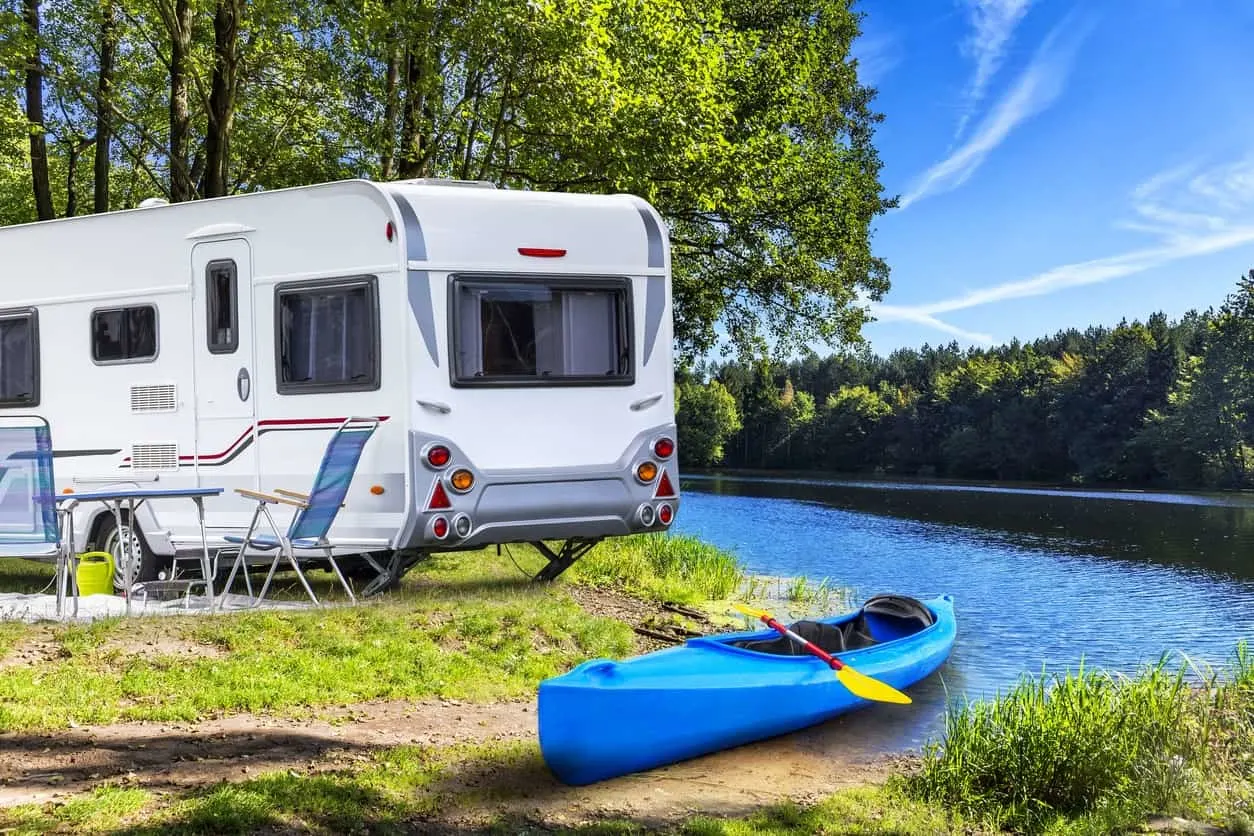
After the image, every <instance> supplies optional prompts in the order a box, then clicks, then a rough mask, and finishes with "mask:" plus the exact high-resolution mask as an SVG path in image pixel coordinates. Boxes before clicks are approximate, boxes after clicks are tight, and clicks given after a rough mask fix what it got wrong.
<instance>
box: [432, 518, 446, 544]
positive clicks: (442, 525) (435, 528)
mask: <svg viewBox="0 0 1254 836" xmlns="http://www.w3.org/2000/svg"><path fill="white" fill-rule="evenodd" d="M431 533H432V534H434V535H435V536H436V539H437V540H443V539H444V538H445V537H447V536H448V520H446V519H444V517H436V518H435V519H434V520H433V521H432V522H431Z"/></svg>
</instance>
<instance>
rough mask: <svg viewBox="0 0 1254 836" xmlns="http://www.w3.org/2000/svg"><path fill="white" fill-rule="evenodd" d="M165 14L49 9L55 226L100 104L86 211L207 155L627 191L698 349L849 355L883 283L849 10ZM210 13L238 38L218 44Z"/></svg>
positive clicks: (16, 33)
mask: <svg viewBox="0 0 1254 836" xmlns="http://www.w3.org/2000/svg"><path fill="white" fill-rule="evenodd" d="M180 5H182V3H174V2H170V1H169V0H161V2H154V0H49V2H47V3H43V4H41V5H40V14H41V17H42V21H41V26H40V36H41V38H40V40H41V43H40V50H41V57H42V60H43V64H44V67H45V73H44V79H43V83H44V90H45V97H44V98H45V99H46V103H47V107H46V112H45V115H44V119H43V122H44V124H43V125H41V126H39V130H41V131H43V132H44V133H46V136H47V139H48V156H49V165H48V168H49V176H50V180H51V182H52V184H53V204H54V209H55V211H56V213H57V214H75V213H83V212H89V211H92V210H93V208H96V207H94V206H93V201H92V200H91V199H90V196H91V195H92V191H93V186H94V185H95V184H94V177H95V176H96V175H95V172H94V169H93V165H92V162H93V160H94V154H95V139H94V138H95V136H96V128H97V116H98V115H99V114H100V113H105V114H106V115H108V117H109V119H110V121H111V124H110V126H109V134H110V135H109V136H108V139H109V140H110V144H109V154H108V159H109V162H110V165H111V172H110V174H109V183H110V194H109V196H110V201H109V206H108V207H99V208H101V209H104V208H126V207H133V206H135V205H137V204H138V202H139V201H140V200H142V199H144V198H145V197H149V196H153V195H161V196H166V197H170V198H171V199H174V200H181V199H186V198H189V197H190V198H192V199H195V198H199V197H205V196H211V195H213V194H214V193H215V192H216V191H218V190H219V188H220V187H219V186H217V185H215V184H216V183H217V179H216V177H215V175H214V171H215V170H217V169H215V168H214V154H215V153H216V150H221V151H222V153H223V154H224V155H225V160H224V162H223V165H222V166H221V167H220V168H221V169H222V170H223V171H224V172H225V183H224V184H223V185H224V186H225V191H226V192H227V193H234V192H247V191H255V190H261V189H276V188H282V187H287V186H293V185H298V184H303V183H310V182H318V181H323V180H331V179H342V178H348V177H366V178H371V179H382V180H391V179H395V178H397V177H402V178H409V177H454V178H463V179H479V180H488V181H491V182H493V183H495V184H497V185H499V186H502V187H509V188H539V189H552V190H558V191H593V192H597V193H612V192H632V193H635V194H639V195H641V196H643V197H645V198H646V199H648V200H650V201H651V202H652V203H653V204H654V205H656V206H657V207H658V208H659V210H660V211H661V212H662V214H663V216H664V217H665V219H666V221H667V223H668V226H669V228H670V229H671V231H672V233H673V256H674V258H673V262H674V273H675V298H674V312H675V334H676V338H677V341H678V343H679V347H680V350H681V351H682V352H684V353H685V354H686V355H689V356H696V355H697V354H700V353H703V352H705V351H706V350H708V349H709V348H710V347H711V346H712V345H713V344H714V342H715V334H716V331H715V324H716V323H717V322H719V321H720V320H722V321H723V322H724V324H725V325H726V331H727V333H728V334H730V335H731V338H732V341H733V343H734V345H735V347H736V348H739V349H741V350H742V351H748V350H750V349H752V348H755V347H757V346H758V345H760V344H762V341H763V338H764V337H765V336H771V337H773V338H775V340H776V341H777V343H778V345H779V347H780V348H781V350H782V349H784V348H787V347H789V346H794V347H795V346H800V345H803V344H806V343H808V342H811V341H813V340H815V339H822V340H826V341H829V342H841V341H854V340H857V339H859V329H860V327H861V325H862V322H863V320H864V317H865V313H864V311H863V309H862V307H861V306H860V305H855V304H854V301H855V299H856V298H857V297H858V296H859V295H861V296H864V297H868V298H872V299H878V298H880V297H881V296H882V294H883V293H884V291H886V290H887V287H888V267H887V265H886V264H885V263H884V262H883V260H882V259H880V258H878V257H876V256H875V255H874V254H873V253H872V250H871V245H870V238H871V223H872V221H873V220H874V218H875V217H876V216H877V215H879V214H880V213H882V212H884V211H886V210H887V209H888V208H890V207H891V206H892V205H894V202H893V201H892V200H888V199H886V198H885V196H884V195H883V194H882V191H883V189H882V186H881V184H880V182H879V173H880V168H881V162H880V160H879V158H878V155H877V152H876V150H875V148H874V146H873V144H872V138H873V134H874V129H875V125H876V124H877V123H878V122H879V120H880V119H881V118H882V117H881V116H880V115H879V114H878V113H876V112H874V111H873V110H872V107H871V104H872V100H873V98H874V91H873V90H872V89H870V88H868V87H866V86H864V85H862V84H861V83H860V82H859V79H858V75H857V67H856V63H855V61H854V59H853V58H852V47H853V44H854V42H855V41H856V39H857V38H858V37H859V34H860V19H861V16H860V14H859V13H856V12H854V11H853V10H852V9H851V8H850V4H849V3H848V2H847V0H807V2H802V3H768V4H765V5H763V4H761V3H756V2H746V0H697V2H695V3H690V2H679V0H637V2H630V3H617V2H608V0H483V2H468V1H467V0H451V2H443V3H438V4H429V3H428V4H423V3H400V2H396V0H354V2H349V3H338V4H314V5H312V6H311V5H309V4H301V3H296V2H292V0H256V2H247V3H243V2H240V0H186V6H187V9H188V21H187V23H188V24H190V25H186V24H182V23H180V21H179V18H178V16H177V15H176V14H175V13H174V12H175V10H176V9H177V8H178V7H179V6H180ZM106 12H108V13H110V14H108V15H107V14H106ZM224 20H225V21H231V22H233V23H234V28H233V29H232V28H231V27H227V28H226V29H224V30H222V31H221V32H219V31H218V26H217V23H218V22H219V21H224ZM110 21H111V24H110V25H109V26H106V23H107V22H110ZM28 34H29V33H28V32H27V30H26V27H25V26H24V24H23V22H22V20H21V18H20V16H18V15H16V14H14V13H13V12H12V11H10V10H8V9H4V10H0V35H2V37H0V103H3V104H0V152H3V153H0V207H3V209H2V210H0V212H3V213H4V214H2V215H0V223H13V222H18V221H25V220H31V219H33V217H34V202H33V199H32V183H31V177H30V172H29V165H28V164H26V163H25V162H23V159H24V155H25V153H26V152H25V149H24V147H22V146H23V145H24V142H25V139H26V137H27V135H28V131H29V129H28V126H27V125H26V121H25V117H24V115H23V114H22V113H21V112H20V111H15V110H14V109H13V105H14V104H15V103H16V102H17V101H18V100H19V99H20V93H19V87H20V79H21V77H22V74H23V73H24V71H25V65H26V62H27V59H28V56H29V54H30V46H31V45H32V43H31V41H32V39H31V38H30V37H28ZM106 35H108V37H109V39H111V40H113V41H116V49H115V50H113V55H114V60H113V67H112V78H111V82H110V85H109V88H108V91H107V92H105V93H102V92H101V91H100V89H99V83H100V80H101V77H102V73H101V66H100V64H101V60H102V59H101V56H102V55H103V54H106V51H105V50H104V49H103V48H102V47H103V45H104V44H105V43H106ZM176 45H178V46H179V49H180V50H181V51H183V52H185V55H184V58H183V59H182V60H181V61H179V62H177V63H176V62H175V60H174V52H175V47H176ZM176 77H177V79H178V82H177V83H176ZM224 84H225V85H226V86H225V87H224V86H223V85H224ZM179 89H182V90H185V94H184V95H183V96H181V97H180V96H177V95H176V92H175V91H176V90H179ZM215 97H216V98H215ZM183 99H185V100H186V101H185V102H184V101H183ZM176 105H177V108H176V107H175V106H176ZM176 110H178V111H179V112H180V113H182V114H184V115H183V116H180V117H179V118H178V119H176V118H175V111H176ZM176 123H177V124H178V125H179V126H180V127H179V129H178V131H175V127H174V126H175V124H176ZM176 134H177V135H176ZM14 142H17V144H16V145H14ZM215 149H216V150H215ZM10 161H11V162H10Z"/></svg>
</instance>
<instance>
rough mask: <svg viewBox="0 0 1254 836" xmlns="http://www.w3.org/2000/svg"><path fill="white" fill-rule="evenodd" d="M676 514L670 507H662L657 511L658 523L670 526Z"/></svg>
mask: <svg viewBox="0 0 1254 836" xmlns="http://www.w3.org/2000/svg"><path fill="white" fill-rule="evenodd" d="M674 515H675V512H674V511H672V510H671V506H669V505H665V504H664V505H661V506H659V507H658V509H657V521H658V522H660V523H661V524H662V525H670V524H671V520H672V519H673V518H674Z"/></svg>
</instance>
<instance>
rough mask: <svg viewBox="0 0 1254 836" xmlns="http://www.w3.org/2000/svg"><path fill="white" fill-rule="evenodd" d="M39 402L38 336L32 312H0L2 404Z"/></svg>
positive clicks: (0, 402)
mask: <svg viewBox="0 0 1254 836" xmlns="http://www.w3.org/2000/svg"><path fill="white" fill-rule="evenodd" d="M38 403H39V339H38V327H37V320H36V318H35V314H34V312H33V311H23V312H22V313H0V406H34V405H35V404H38Z"/></svg>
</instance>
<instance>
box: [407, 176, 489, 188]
mask: <svg viewBox="0 0 1254 836" xmlns="http://www.w3.org/2000/svg"><path fill="white" fill-rule="evenodd" d="M402 182H404V183H407V184H410V185H414V186H469V187H470V188H475V189H495V188H496V184H495V183H493V182H492V181H491V180H453V179H451V178H442V177H415V178H414V179H412V180H403V181H402Z"/></svg>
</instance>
